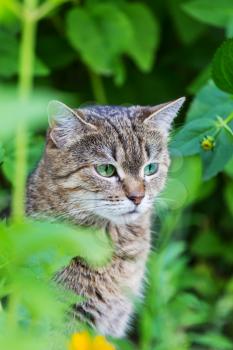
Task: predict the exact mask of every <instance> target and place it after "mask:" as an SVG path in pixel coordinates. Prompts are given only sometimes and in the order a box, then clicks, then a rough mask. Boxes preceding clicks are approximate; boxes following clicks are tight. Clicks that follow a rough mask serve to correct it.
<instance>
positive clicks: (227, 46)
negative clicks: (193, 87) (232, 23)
mask: <svg viewBox="0 0 233 350" xmlns="http://www.w3.org/2000/svg"><path fill="white" fill-rule="evenodd" d="M212 77H213V79H214V82H215V84H216V85H217V86H218V87H219V88H220V89H221V90H223V91H226V92H229V93H233V39H229V40H227V41H225V42H224V43H223V44H222V45H221V46H220V47H219V49H218V50H217V52H216V54H215V57H214V60H213V68H212Z"/></svg>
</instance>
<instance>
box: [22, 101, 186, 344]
mask: <svg viewBox="0 0 233 350" xmlns="http://www.w3.org/2000/svg"><path fill="white" fill-rule="evenodd" d="M184 100H185V99H184V98H179V99H177V100H175V101H172V102H168V103H164V104H161V105H157V106H155V107H142V106H132V107H119V106H90V107H85V108H81V109H71V108H69V107H68V106H66V105H65V104H63V103H61V102H58V101H51V102H50V104H49V106H48V114H49V125H50V127H49V129H48V132H47V142H46V147H45V151H44V154H43V156H42V159H41V160H40V162H39V164H38V167H37V168H36V169H35V171H34V172H33V173H32V174H31V175H30V177H29V179H28V185H27V205H26V211H27V214H28V215H30V216H32V217H37V218H38V217H43V216H51V217H56V216H58V217H62V218H65V219H67V220H69V221H70V222H72V223H73V224H77V225H89V226H90V225H91V226H94V227H99V228H103V229H105V230H106V232H107V234H108V235H109V237H110V238H111V240H112V242H113V244H114V253H113V256H112V258H111V261H110V262H109V263H108V264H107V266H105V267H102V268H94V267H90V266H88V265H87V263H86V262H85V261H83V260H82V259H80V258H78V257H76V258H74V259H73V260H72V261H71V262H70V264H69V266H66V267H64V269H63V270H62V271H59V272H58V274H57V276H56V279H57V281H58V282H59V283H62V284H63V285H64V286H65V287H66V288H68V289H70V290H72V291H74V292H75V293H77V294H78V295H82V296H84V297H85V300H84V301H83V302H81V303H80V304H77V305H75V307H74V312H75V314H76V315H77V317H78V319H81V320H84V321H86V322H88V323H89V324H90V325H91V326H93V327H94V328H95V329H96V330H97V331H98V332H99V333H101V334H103V335H109V336H113V337H123V336H124V335H125V334H126V332H127V329H128V327H129V324H130V319H131V316H132V314H133V304H134V300H135V298H138V297H140V296H142V292H143V281H144V277H145V266H146V261H147V257H148V254H149V251H150V217H151V213H152V209H153V202H154V199H155V198H156V196H157V195H158V193H159V192H160V191H161V190H162V189H163V188H164V185H165V182H166V177H167V172H168V167H169V162H170V160H169V154H168V148H167V142H168V136H169V131H170V128H171V124H172V121H173V119H174V118H175V116H176V115H177V113H178V111H179V109H180V108H181V106H182V105H183V103H184ZM155 297H156V296H155Z"/></svg>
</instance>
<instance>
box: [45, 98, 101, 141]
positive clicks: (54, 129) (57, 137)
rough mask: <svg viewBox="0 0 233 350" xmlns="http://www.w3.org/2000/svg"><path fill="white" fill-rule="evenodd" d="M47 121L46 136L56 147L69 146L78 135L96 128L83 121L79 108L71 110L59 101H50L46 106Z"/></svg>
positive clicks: (83, 117)
mask: <svg viewBox="0 0 233 350" xmlns="http://www.w3.org/2000/svg"><path fill="white" fill-rule="evenodd" d="M47 112H48V121H49V126H50V130H49V133H48V134H49V135H48V137H49V138H50V139H51V140H52V141H53V143H54V144H55V145H56V146H57V147H58V148H62V147H69V146H70V145H71V144H72V143H73V142H74V141H75V140H77V139H78V137H79V136H81V135H82V134H84V133H86V132H90V131H95V130H97V128H96V126H95V125H93V124H90V123H88V122H87V121H85V116H84V114H83V113H82V112H81V111H80V110H73V109H71V108H70V107H68V106H66V105H65V104H64V103H62V102H59V101H50V102H49V104H48V108H47Z"/></svg>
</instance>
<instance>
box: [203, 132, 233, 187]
mask: <svg viewBox="0 0 233 350" xmlns="http://www.w3.org/2000/svg"><path fill="white" fill-rule="evenodd" d="M232 153H233V137H232V136H231V135H230V134H229V133H228V132H227V131H226V130H225V129H222V130H221V131H220V133H219V135H218V136H217V139H216V145H215V147H214V149H213V150H212V151H204V150H202V151H201V157H202V159H203V162H204V179H205V180H208V179H210V178H211V177H213V176H215V175H216V174H217V173H219V172H220V171H222V170H223V169H224V167H225V165H226V164H227V163H228V161H229V160H230V159H231V158H232Z"/></svg>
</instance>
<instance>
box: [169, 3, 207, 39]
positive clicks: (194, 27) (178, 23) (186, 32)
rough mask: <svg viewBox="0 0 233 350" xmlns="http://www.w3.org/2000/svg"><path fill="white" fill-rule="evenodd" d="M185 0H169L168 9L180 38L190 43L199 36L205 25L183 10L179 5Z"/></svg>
mask: <svg viewBox="0 0 233 350" xmlns="http://www.w3.org/2000/svg"><path fill="white" fill-rule="evenodd" d="M185 1H186V0H169V1H168V3H169V6H168V9H169V12H170V14H171V16H172V20H173V23H174V26H175V29H176V32H177V34H178V35H179V37H180V39H181V40H182V41H183V42H184V43H185V44H192V43H193V42H195V41H196V40H197V39H198V38H199V37H200V35H201V34H202V33H203V31H204V30H205V28H206V27H205V26H204V25H203V24H202V23H198V22H197V21H195V20H194V19H193V18H191V17H190V16H189V15H187V14H186V13H185V12H184V11H183V9H182V7H181V6H182V4H184V2H185Z"/></svg>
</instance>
